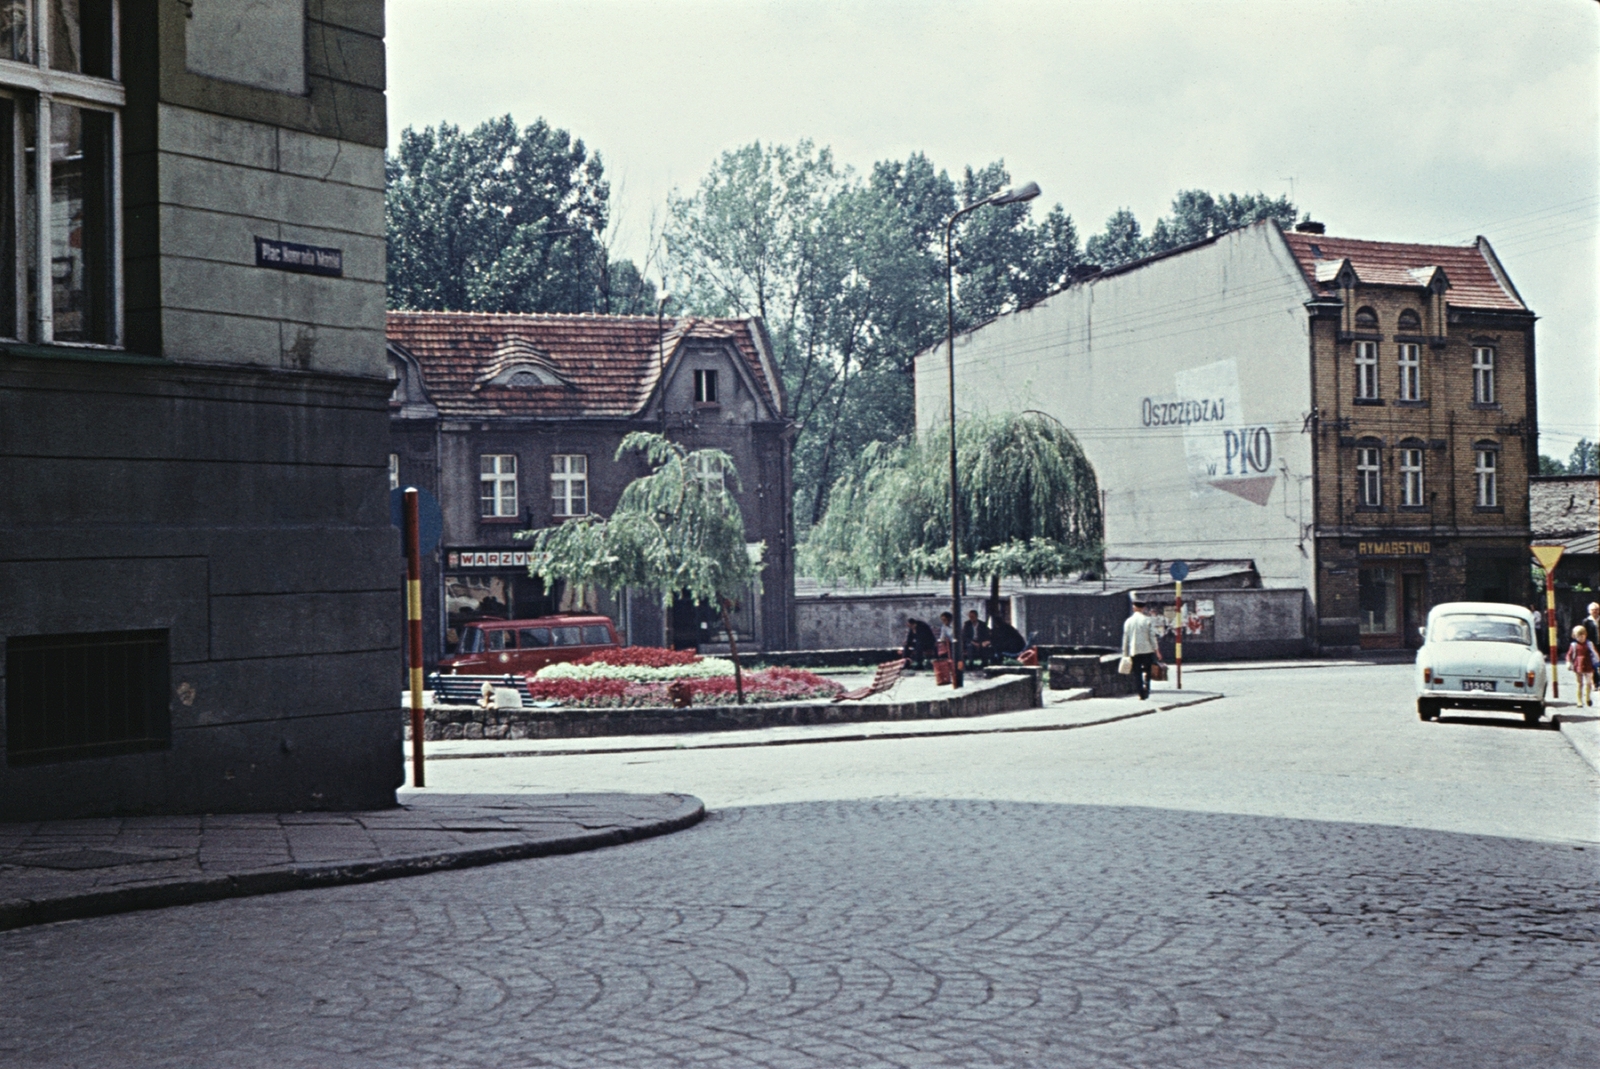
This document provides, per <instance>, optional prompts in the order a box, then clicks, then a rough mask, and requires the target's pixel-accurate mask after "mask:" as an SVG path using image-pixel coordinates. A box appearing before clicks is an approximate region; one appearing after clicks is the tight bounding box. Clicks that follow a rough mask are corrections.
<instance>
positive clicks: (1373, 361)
mask: <svg viewBox="0 0 1600 1069" xmlns="http://www.w3.org/2000/svg"><path fill="white" fill-rule="evenodd" d="M1377 396H1378V343H1377V342H1375V341H1358V342H1356V397H1357V399H1359V400H1363V401H1370V400H1373V399H1375V398H1376V397H1377Z"/></svg>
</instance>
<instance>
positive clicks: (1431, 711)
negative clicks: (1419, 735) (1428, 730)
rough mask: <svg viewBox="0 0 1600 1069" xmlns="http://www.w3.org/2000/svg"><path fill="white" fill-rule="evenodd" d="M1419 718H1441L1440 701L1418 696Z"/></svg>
mask: <svg viewBox="0 0 1600 1069" xmlns="http://www.w3.org/2000/svg"><path fill="white" fill-rule="evenodd" d="M1417 719H1418V720H1437V719H1439V703H1438V702H1437V701H1435V700H1433V699H1431V698H1418V699H1417Z"/></svg>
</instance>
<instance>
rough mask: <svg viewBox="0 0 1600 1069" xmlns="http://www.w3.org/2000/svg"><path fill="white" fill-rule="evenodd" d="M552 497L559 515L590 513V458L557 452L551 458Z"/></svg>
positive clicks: (579, 454) (556, 512)
mask: <svg viewBox="0 0 1600 1069" xmlns="http://www.w3.org/2000/svg"><path fill="white" fill-rule="evenodd" d="M550 497H551V500H552V501H553V502H554V503H555V504H554V509H555V514H556V515H557V516H587V515H588V514H589V458H588V457H587V456H585V455H583V454H581V453H557V454H556V455H555V456H552V457H551V458H550Z"/></svg>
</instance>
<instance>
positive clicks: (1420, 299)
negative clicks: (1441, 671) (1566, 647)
mask: <svg viewBox="0 0 1600 1069" xmlns="http://www.w3.org/2000/svg"><path fill="white" fill-rule="evenodd" d="M1284 238H1285V240H1286V241H1287V242H1288V244H1289V247H1290V248H1291V249H1292V250H1293V251H1294V253H1295V258H1296V260H1297V262H1298V263H1299V264H1300V266H1301V268H1302V269H1303V270H1304V271H1305V273H1306V280H1307V282H1308V284H1311V285H1312V286H1313V287H1314V293H1315V296H1314V297H1313V298H1312V299H1311V300H1310V301H1309V302H1307V308H1308V310H1309V312H1310V334H1311V337H1310V345H1311V364H1312V368H1313V374H1312V404H1313V406H1314V407H1313V411H1314V415H1313V419H1312V425H1313V427H1314V428H1315V432H1316V433H1315V439H1316V441H1315V453H1314V456H1313V463H1314V464H1315V466H1316V471H1317V473H1318V478H1317V479H1316V482H1315V486H1316V517H1317V534H1316V537H1317V559H1318V563H1319V565H1320V569H1319V572H1318V577H1317V582H1318V596H1317V602H1318V606H1319V610H1320V612H1321V616H1322V621H1323V627H1324V630H1325V633H1326V632H1327V631H1328V630H1330V629H1331V628H1332V627H1333V626H1338V625H1335V624H1333V622H1332V621H1334V620H1340V621H1351V620H1353V621H1354V623H1355V632H1356V636H1357V638H1358V640H1359V642H1360V644H1361V645H1363V646H1368V647H1383V646H1415V645H1418V644H1420V643H1419V638H1418V635H1417V629H1418V628H1419V627H1420V626H1421V625H1422V624H1423V623H1424V622H1425V621H1426V619H1427V612H1428V608H1429V607H1430V606H1432V605H1434V604H1437V603H1438V602H1442V601H1458V600H1471V601H1513V602H1524V601H1526V600H1527V598H1528V596H1529V594H1530V591H1529V588H1528V562H1529V554H1528V544H1529V539H1530V528H1529V511H1528V479H1529V476H1530V475H1532V474H1534V473H1535V472H1537V470H1538V456H1537V446H1536V443H1537V441H1538V435H1537V427H1536V421H1535V410H1536V409H1535V404H1534V387H1535V380H1534V362H1533V356H1534V337H1533V325H1534V316H1533V313H1532V312H1531V311H1529V310H1528V308H1527V306H1526V305H1524V304H1523V302H1522V298H1521V297H1520V296H1519V295H1518V293H1517V291H1516V287H1515V286H1513V285H1512V284H1511V280H1510V278H1509V277H1507V275H1506V273H1505V271H1504V269H1503V268H1502V267H1501V266H1500V262H1499V260H1498V259H1497V258H1496V257H1495V255H1494V252H1493V250H1492V249H1491V248H1490V247H1489V243H1488V242H1487V241H1486V240H1484V239H1483V238H1479V239H1478V241H1477V242H1476V243H1475V244H1473V245H1469V246H1464V247H1463V246H1447V245H1407V244H1399V243H1395V242H1378V241H1353V240H1349V239H1342V238H1330V237H1327V236H1325V235H1321V234H1307V233H1292V234H1286V235H1284ZM1342 626H1344V627H1345V628H1346V629H1347V631H1348V629H1349V623H1344V624H1343V625H1342Z"/></svg>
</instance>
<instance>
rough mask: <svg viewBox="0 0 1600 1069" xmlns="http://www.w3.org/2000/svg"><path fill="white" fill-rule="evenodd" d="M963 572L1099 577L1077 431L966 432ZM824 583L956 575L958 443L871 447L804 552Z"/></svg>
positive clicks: (1048, 423)
mask: <svg viewBox="0 0 1600 1069" xmlns="http://www.w3.org/2000/svg"><path fill="white" fill-rule="evenodd" d="M956 458H957V461H956V466H957V469H958V477H959V479H960V486H959V493H958V495H957V496H958V498H959V501H960V511H961V527H960V534H961V572H962V574H963V575H971V576H987V577H988V578H989V582H990V593H989V597H990V602H991V610H990V611H991V613H993V611H994V610H993V602H994V601H996V600H998V598H999V594H1000V578H1001V576H1011V577H1014V578H1018V579H1046V578H1051V577H1054V576H1061V575H1067V574H1069V573H1071V572H1077V571H1084V570H1089V569H1099V568H1100V567H1101V566H1102V558H1103V555H1104V547H1103V542H1104V538H1105V526H1104V522H1103V519H1102V516H1101V513H1100V488H1099V484H1098V482H1097V481H1096V479H1095V475H1094V468H1093V467H1092V466H1091V465H1090V464H1089V461H1088V459H1087V458H1086V457H1085V456H1084V455H1083V448H1082V447H1081V446H1080V445H1079V444H1078V440H1077V439H1076V438H1075V437H1073V435H1072V432H1071V431H1069V430H1067V428H1066V427H1064V426H1062V425H1061V424H1060V423H1059V422H1057V421H1056V420H1054V419H1052V418H1051V417H1049V416H1046V415H1044V414H1042V413H1037V412H1025V413H1022V414H1020V415H1018V414H1011V415H1003V416H996V417H989V418H973V419H967V420H964V421H962V422H960V423H958V424H957V425H956ZM798 563H799V566H800V568H801V570H802V571H803V572H804V573H805V574H807V575H812V576H815V577H816V578H819V579H823V580H841V579H842V580H847V581H850V582H856V583H862V584H872V583H877V582H881V581H884V580H906V579H913V578H929V579H948V578H949V577H950V436H949V433H948V432H945V431H936V432H932V433H928V434H923V435H920V436H917V437H915V438H910V439H906V440H903V441H899V442H890V443H878V444H876V445H873V446H870V447H868V449H867V450H866V451H865V452H864V453H863V455H862V456H861V457H860V458H859V459H858V461H857V462H856V464H855V465H854V467H853V469H852V470H851V471H849V472H848V473H846V474H845V475H843V476H841V477H840V478H839V479H838V480H837V481H836V482H835V483H834V484H833V488H832V489H831V490H830V491H829V494H828V510H827V512H826V514H825V515H824V516H823V518H822V522H821V523H819V524H817V525H816V526H815V527H813V528H812V529H811V534H810V537H809V538H807V539H806V542H805V545H804V546H802V547H801V549H800V555H799V561H798Z"/></svg>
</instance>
